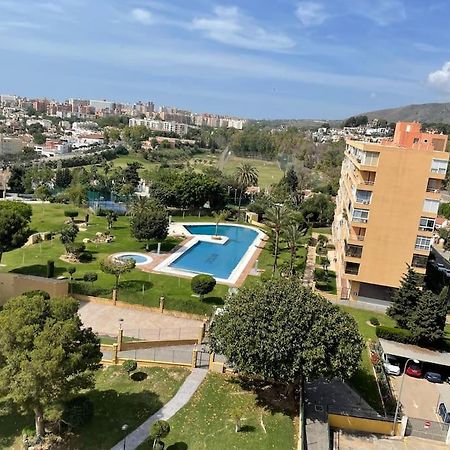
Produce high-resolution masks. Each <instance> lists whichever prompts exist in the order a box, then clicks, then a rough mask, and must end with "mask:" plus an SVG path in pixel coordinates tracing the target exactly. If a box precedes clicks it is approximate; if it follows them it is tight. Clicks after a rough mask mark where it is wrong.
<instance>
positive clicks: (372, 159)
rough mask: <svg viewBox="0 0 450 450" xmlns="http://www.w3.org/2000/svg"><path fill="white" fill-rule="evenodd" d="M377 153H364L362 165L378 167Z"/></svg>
mask: <svg viewBox="0 0 450 450" xmlns="http://www.w3.org/2000/svg"><path fill="white" fill-rule="evenodd" d="M378 156H379V153H378V152H364V156H363V158H362V164H364V165H366V166H378Z"/></svg>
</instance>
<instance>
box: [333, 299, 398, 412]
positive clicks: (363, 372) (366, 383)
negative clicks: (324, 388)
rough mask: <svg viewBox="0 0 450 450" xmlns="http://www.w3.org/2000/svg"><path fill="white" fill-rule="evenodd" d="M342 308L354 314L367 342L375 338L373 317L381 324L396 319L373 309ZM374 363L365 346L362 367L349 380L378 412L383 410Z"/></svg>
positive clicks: (388, 323) (391, 324) (391, 322)
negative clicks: (371, 320) (371, 322)
mask: <svg viewBox="0 0 450 450" xmlns="http://www.w3.org/2000/svg"><path fill="white" fill-rule="evenodd" d="M341 308H342V309H343V310H344V311H346V312H348V313H349V314H350V315H352V316H353V317H354V318H355V320H356V322H357V323H358V328H359V331H360V333H361V335H362V336H363V338H364V340H365V341H366V342H367V341H368V340H369V339H371V340H375V339H376V338H377V337H376V334H375V327H374V326H371V325H369V323H368V322H369V320H370V318H371V317H376V318H377V319H378V320H379V321H380V324H381V325H385V326H393V325H394V321H393V320H392V319H391V318H389V317H388V316H386V315H385V314H379V313H375V312H372V311H365V310H361V309H356V308H351V307H346V306H341ZM372 367H373V366H372V363H371V362H370V358H369V354H368V351H367V348H364V350H363V352H362V362H361V366H360V368H359V369H358V370H357V371H356V373H355V374H354V375H353V377H352V378H351V379H350V380H349V384H350V386H351V387H352V388H353V389H355V390H356V391H357V392H358V393H359V394H360V395H361V397H363V398H364V400H366V401H367V403H369V405H370V406H372V408H374V409H375V410H377V411H378V412H380V413H382V412H383V407H382V403H381V399H380V396H379V393H378V387H377V382H376V380H375V375H374V373H373V369H372Z"/></svg>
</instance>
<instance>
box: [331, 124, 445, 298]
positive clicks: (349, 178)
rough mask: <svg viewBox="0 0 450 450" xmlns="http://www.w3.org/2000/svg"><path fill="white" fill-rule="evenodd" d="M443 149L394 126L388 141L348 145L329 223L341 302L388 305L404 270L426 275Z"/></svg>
mask: <svg viewBox="0 0 450 450" xmlns="http://www.w3.org/2000/svg"><path fill="white" fill-rule="evenodd" d="M446 146H447V136H444V135H441V134H430V133H422V132H421V125H420V123H417V122H412V123H406V122H399V123H397V126H396V128H395V135H394V138H393V140H385V141H382V142H380V143H369V142H362V141H347V145H346V150H345V158H344V162H343V164H342V171H341V179H340V187H339V193H338V196H337V200H336V203H337V206H336V213H335V217H334V222H333V241H334V244H335V246H336V259H337V260H336V276H337V284H338V289H339V293H340V295H341V298H345V299H350V300H358V299H360V300H366V301H374V302H379V301H387V300H389V297H390V293H391V292H392V288H398V287H399V285H400V279H401V277H402V275H403V274H404V273H405V271H406V270H407V265H410V266H412V267H413V268H414V270H416V271H417V272H418V273H422V274H423V273H425V268H426V263H427V259H428V255H429V253H430V246H431V242H432V239H433V230H434V224H435V219H436V216H437V212H438V208H439V201H440V198H441V194H440V191H441V185H442V182H443V180H444V178H445V174H446V172H447V165H448V160H449V154H448V153H447V152H446Z"/></svg>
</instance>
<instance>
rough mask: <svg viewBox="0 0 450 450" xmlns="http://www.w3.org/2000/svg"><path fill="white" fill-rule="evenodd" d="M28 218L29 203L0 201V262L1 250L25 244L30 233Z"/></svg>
mask: <svg viewBox="0 0 450 450" xmlns="http://www.w3.org/2000/svg"><path fill="white" fill-rule="evenodd" d="M30 219H31V208H30V206H29V205H26V204H23V203H19V202H10V201H4V202H0V262H1V260H2V256H3V252H7V251H10V250H13V249H15V248H18V247H20V246H22V245H23V244H25V242H26V240H27V238H28V236H29V234H30V230H29V228H28V225H29V223H30Z"/></svg>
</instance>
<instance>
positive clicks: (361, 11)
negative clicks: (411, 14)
mask: <svg viewBox="0 0 450 450" xmlns="http://www.w3.org/2000/svg"><path fill="white" fill-rule="evenodd" d="M346 2H347V10H348V12H349V13H350V14H356V15H359V16H362V17H364V18H365V19H367V20H371V21H372V22H375V23H376V24H377V25H379V26H382V27H384V26H387V25H391V24H392V23H396V22H401V21H403V20H405V19H406V8H405V5H404V3H403V1H402V0H358V1H355V0H346Z"/></svg>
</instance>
